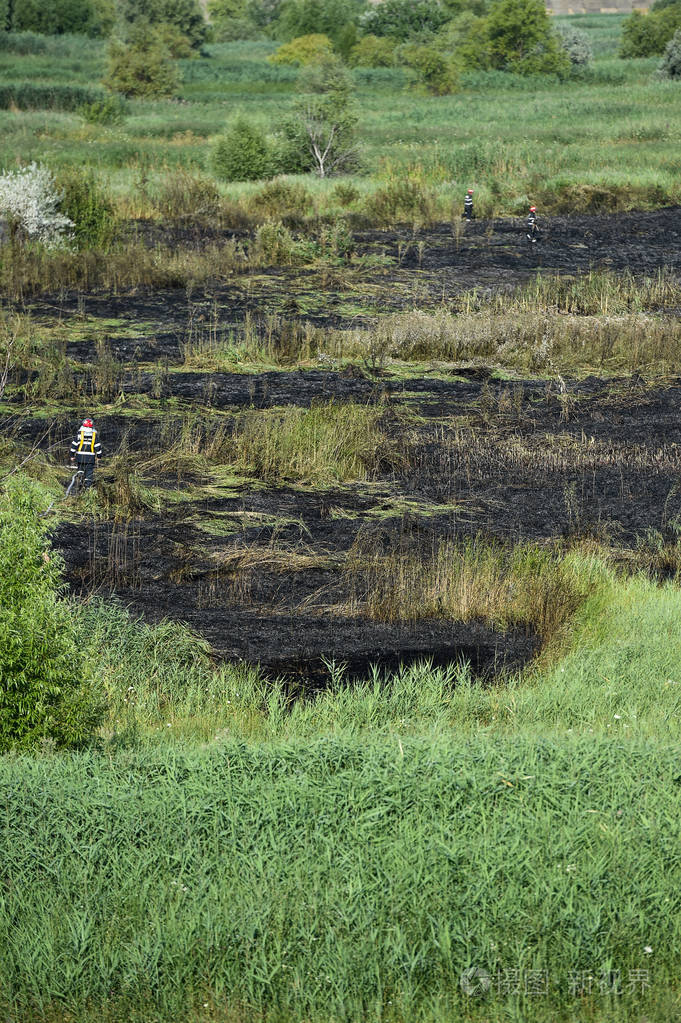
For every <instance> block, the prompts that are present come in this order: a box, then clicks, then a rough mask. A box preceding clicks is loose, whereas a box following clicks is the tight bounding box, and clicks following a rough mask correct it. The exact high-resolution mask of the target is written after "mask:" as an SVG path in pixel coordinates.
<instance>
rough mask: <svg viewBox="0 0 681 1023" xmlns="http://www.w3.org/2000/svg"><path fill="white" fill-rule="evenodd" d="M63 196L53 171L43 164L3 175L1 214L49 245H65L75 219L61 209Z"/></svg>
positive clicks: (1, 179)
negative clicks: (60, 210)
mask: <svg viewBox="0 0 681 1023" xmlns="http://www.w3.org/2000/svg"><path fill="white" fill-rule="evenodd" d="M61 199H62V196H61V194H60V193H59V191H58V190H57V187H56V185H55V181H54V177H53V176H52V173H51V172H50V170H49V169H48V168H47V167H45V166H43V165H42V164H36V163H32V164H29V165H28V166H27V167H21V168H20V169H19V170H16V171H5V173H4V174H0V213H1V214H4V215H5V216H6V217H8V218H9V219H10V220H11V221H12V222H13V224H14V225H15V226H16V227H18V228H19V229H20V230H21V231H22V232H23V233H25V234H26V235H27V236H28V237H29V238H33V239H35V240H37V241H40V242H43V244H45V245H47V246H48V247H56V246H58V245H62V244H64V242H65V241H67V240H68V239H69V238H70V230H71V228H73V221H72V220H70V219H69V217H67V216H65V215H64V214H63V213H60V212H58V208H59V204H60V202H61Z"/></svg>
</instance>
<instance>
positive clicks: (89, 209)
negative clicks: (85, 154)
mask: <svg viewBox="0 0 681 1023" xmlns="http://www.w3.org/2000/svg"><path fill="white" fill-rule="evenodd" d="M58 186H59V189H60V191H61V193H62V201H61V208H62V210H63V212H64V213H65V214H66V215H67V216H68V217H69V219H70V220H71V221H72V223H73V237H74V238H75V241H76V244H77V246H78V248H79V249H108V247H109V246H110V244H111V241H112V239H113V233H114V226H115V221H116V218H115V214H114V207H113V203H112V202H111V199H110V198H109V196H108V195H107V193H106V192H105V191H104V189H103V188H102V186H101V184H100V183H99V181H98V180H97V178H96V177H95V175H94V173H93V171H92V170H91V169H87V170H80V169H78V168H73V169H72V170H69V171H65V172H64V173H63V174H61V175H60V176H59V181H58Z"/></svg>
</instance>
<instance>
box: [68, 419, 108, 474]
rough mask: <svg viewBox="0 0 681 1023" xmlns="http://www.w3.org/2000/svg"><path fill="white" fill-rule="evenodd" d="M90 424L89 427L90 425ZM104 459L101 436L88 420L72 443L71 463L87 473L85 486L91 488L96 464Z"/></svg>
mask: <svg viewBox="0 0 681 1023" xmlns="http://www.w3.org/2000/svg"><path fill="white" fill-rule="evenodd" d="M88 424H89V425H88ZM101 457H102V445H101V444H100V442H99V435H98V433H97V430H95V428H94V426H93V425H92V423H91V421H90V420H86V421H85V422H84V423H83V425H82V426H81V428H80V429H79V431H78V433H77V434H76V436H75V437H74V438H73V440H72V441H71V461H73V460H74V459H75V461H76V465H77V466H78V468H79V469H82V471H83V472H84V473H85V480H84V483H85V486H86V487H91V486H92V482H93V479H94V475H95V462H96V461H99V459H100V458H101Z"/></svg>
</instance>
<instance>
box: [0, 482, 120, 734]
mask: <svg viewBox="0 0 681 1023" xmlns="http://www.w3.org/2000/svg"><path fill="white" fill-rule="evenodd" d="M40 505H41V499H40V490H39V489H38V487H37V485H36V484H35V483H33V482H32V481H31V480H29V479H28V478H25V477H24V478H21V477H14V478H13V479H10V480H9V482H8V483H7V484H6V486H5V488H4V492H3V493H2V494H0V750H3V751H4V750H7V749H10V748H12V747H20V748H29V747H31V746H34V745H35V744H36V743H37V742H38V741H39V740H40V739H50V740H52V741H53V742H55V743H56V744H57V745H58V746H82V745H83V744H84V743H85V742H87V740H88V739H89V738H90V737H91V736H92V734H93V731H94V728H95V727H96V725H97V722H98V720H99V719H100V718H101V707H99V706H98V705H97V704H95V702H94V701H93V698H92V696H91V694H90V691H89V687H88V686H87V684H84V679H85V675H86V671H85V664H84V659H83V655H82V652H81V650H80V649H79V647H78V644H77V642H76V638H75V628H74V622H73V617H72V615H71V612H70V609H69V607H68V605H67V604H66V603H65V602H64V601H63V600H62V599H61V598H60V591H61V589H62V585H63V584H62V581H61V568H62V561H61V558H60V556H59V555H58V554H56V553H55V552H54V551H52V550H51V549H50V546H49V542H48V538H47V526H46V524H45V520H44V519H42V518H41V517H40V511H41V509H40Z"/></svg>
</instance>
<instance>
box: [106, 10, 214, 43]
mask: <svg viewBox="0 0 681 1023" xmlns="http://www.w3.org/2000/svg"><path fill="white" fill-rule="evenodd" d="M118 2H119V11H120V15H121V18H122V20H123V21H124V22H125V23H127V24H128V25H133V24H135V22H138V21H143V22H148V23H149V24H150V25H152V26H153V25H163V24H166V25H173V26H174V27H175V28H176V29H178V31H179V32H180V33H181V34H182V35H183V36H186V37H187V39H188V40H189V42H190V43H191V45H192V46H193V47H195V48H196V47H200V46H201V45H202V44H203V43H204V42H205V40H206V35H207V32H208V25H207V24H206V19H205V17H204V15H203V11H202V9H201V6H200V4H199V2H198V0H118Z"/></svg>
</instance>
